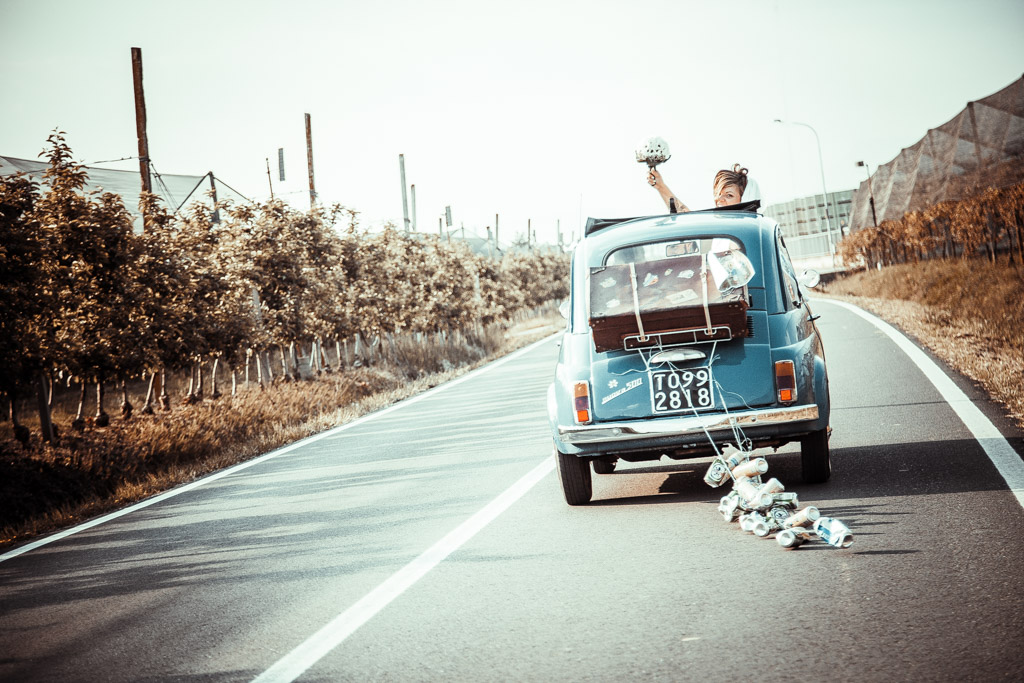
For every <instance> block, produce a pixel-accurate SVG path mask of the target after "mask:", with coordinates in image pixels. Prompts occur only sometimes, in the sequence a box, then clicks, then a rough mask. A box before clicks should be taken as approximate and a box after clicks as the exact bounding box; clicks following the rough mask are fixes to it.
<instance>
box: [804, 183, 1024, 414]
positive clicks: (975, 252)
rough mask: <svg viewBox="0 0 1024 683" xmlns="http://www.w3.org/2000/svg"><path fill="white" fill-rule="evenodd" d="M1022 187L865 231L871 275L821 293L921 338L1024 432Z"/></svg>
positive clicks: (855, 243)
mask: <svg viewBox="0 0 1024 683" xmlns="http://www.w3.org/2000/svg"><path fill="white" fill-rule="evenodd" d="M1022 237H1024V185H1016V186H1013V187H1009V188H1000V189H995V188H988V189H985V190H983V191H978V192H975V193H972V194H970V195H969V196H967V197H966V198H965V199H962V200H960V201H950V202H943V203H942V204H939V205H936V206H933V207H929V208H928V209H925V210H924V211H915V212H910V213H908V214H906V215H905V216H904V217H903V218H902V219H901V220H899V221H883V223H882V224H881V225H880V226H878V227H875V228H865V229H863V230H858V231H857V232H855V233H853V234H851V235H850V236H849V237H847V238H846V239H844V240H843V242H842V243H841V244H840V250H841V253H842V254H843V256H844V258H845V260H846V262H847V263H860V264H861V265H862V266H863V269H862V270H859V271H857V272H855V273H853V274H850V275H848V276H846V277H844V278H842V279H839V280H836V281H834V282H832V283H830V284H828V285H827V286H825V287H823V288H822V289H823V291H824V292H825V293H826V294H828V295H829V296H836V297H838V298H848V299H849V300H850V301H851V302H853V303H856V304H857V305H859V306H861V307H863V308H866V309H868V310H871V311H872V312H874V313H876V314H877V315H879V316H880V317H882V318H885V319H886V320H888V321H889V322H891V323H893V324H895V325H897V326H899V327H900V328H902V329H903V330H904V331H905V332H907V333H908V334H910V335H911V336H913V337H915V338H916V339H917V340H918V341H919V342H920V343H921V344H922V345H923V346H925V347H926V348H928V349H929V350H931V351H932V352H933V353H934V354H935V355H936V356H938V357H939V358H941V359H942V360H944V361H945V362H946V363H948V364H949V365H950V366H951V367H953V368H954V369H956V370H957V371H959V372H961V373H963V374H964V375H966V376H967V377H970V378H971V379H973V380H975V381H977V382H978V383H979V384H981V385H982V387H984V389H985V390H986V391H987V392H988V393H989V394H990V395H991V396H992V397H993V398H994V399H996V400H997V401H999V402H1001V403H1002V404H1003V405H1004V406H1005V407H1006V414H1007V415H1008V416H1009V417H1011V418H1012V419H1013V420H1015V421H1016V422H1017V424H1018V425H1020V426H1022V427H1024V251H1022V244H1021V240H1022Z"/></svg>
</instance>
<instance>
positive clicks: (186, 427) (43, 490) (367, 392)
mask: <svg viewBox="0 0 1024 683" xmlns="http://www.w3.org/2000/svg"><path fill="white" fill-rule="evenodd" d="M561 324H562V321H561V319H560V318H558V316H557V313H555V314H553V315H552V313H551V312H547V313H546V314H544V315H543V316H540V317H536V318H533V319H530V320H526V321H522V322H520V323H519V324H517V325H516V326H515V327H513V328H512V329H510V330H505V329H503V328H501V327H499V326H491V327H488V328H481V329H478V330H475V331H472V332H470V333H468V334H466V335H463V334H458V335H451V336H448V337H446V338H445V339H435V338H430V339H423V340H419V341H418V342H416V341H414V340H410V339H396V340H395V342H394V344H393V345H392V344H387V346H386V347H381V348H379V349H378V351H379V353H380V355H379V356H378V358H377V360H376V361H375V362H374V363H373V364H372V365H364V366H361V367H355V368H349V369H346V370H345V371H343V372H333V373H325V374H323V375H321V376H320V377H318V378H316V379H315V380H309V381H300V382H283V381H279V382H277V383H275V384H274V385H272V386H270V387H268V388H266V389H265V390H260V389H259V387H258V385H256V384H255V383H253V384H251V385H250V386H249V388H244V387H240V391H239V392H238V394H237V395H236V396H230V395H224V396H221V397H220V398H218V399H216V400H205V401H201V402H199V403H195V404H192V405H176V406H175V407H174V409H173V410H172V411H170V412H166V411H158V412H157V413H156V414H155V415H140V414H138V412H136V414H135V416H133V417H131V418H129V419H126V420H122V419H120V418H118V417H113V415H114V414H115V413H116V412H117V411H116V410H111V406H109V405H108V406H107V409H108V412H110V413H111V414H112V418H111V423H110V425H109V426H108V427H105V428H99V427H95V426H93V425H90V426H89V427H87V428H86V430H85V431H84V432H74V431H72V430H71V429H70V427H69V426H68V425H69V424H70V421H71V417H72V416H73V415H74V412H75V411H76V410H77V396H74V397H73V399H65V400H64V402H63V405H62V407H61V410H60V411H55V412H56V416H55V421H56V423H57V424H58V425H59V428H60V437H59V438H58V440H57V443H56V444H55V445H44V444H42V443H40V442H39V441H38V430H36V429H33V434H34V435H33V438H32V440H30V442H29V447H28V448H27V449H23V448H22V447H21V445H20V444H18V443H17V442H16V441H14V440H13V439H12V438H10V434H11V429H10V426H9V425H8V426H7V427H6V428H5V429H4V438H3V439H0V501H3V504H2V507H0V547H4V546H9V545H13V544H16V543H22V542H25V541H26V540H28V539H30V538H31V537H33V536H36V535H38V534H41V533H47V532H51V531H54V530H57V529H59V528H61V527H65V526H68V525H71V524H74V523H78V522H81V521H83V520H86V519H88V518H91V517H95V516H97V515H100V514H103V513H106V512H109V511H111V510H115V509H118V508H120V507H124V506H125V505H128V504H130V503H133V502H135V501H138V500H141V499H143V498H147V497H149V496H152V495H155V494H157V493H160V492H161V491H164V490H167V489H169V488H172V487H174V486H177V485H179V484H183V483H187V482H189V481H192V480H194V479H196V478H198V477H201V476H203V475H205V474H208V473H210V472H213V471H216V470H218V469H221V468H224V467H227V466H229V465H233V464H236V463H238V462H242V461H245V460H248V459H251V458H253V457H255V456H257V455H260V454H262V453H266V452H268V451H270V450H273V449H275V448H278V447H280V446H283V445H285V444H288V443H291V442H293V441H296V440H298V439H301V438H303V437H306V436H310V435H312V434H316V433H318V432H321V431H323V430H325V429H329V428H331V427H334V426H337V425H340V424H344V423H346V422H349V421H351V420H353V419H355V418H357V417H359V416H360V415H364V414H366V413H368V412H372V411H374V410H378V409H380V408H383V407H385V406H387V405H390V404H392V403H395V402H397V401H400V400H402V399H404V398H407V397H409V396H412V395H414V394H417V393H419V392H421V391H424V390H426V389H428V388H430V387H433V386H436V385H438V384H441V383H443V382H447V381H449V380H451V379H454V378H455V377H457V376H459V375H461V374H463V373H465V372H467V371H469V370H471V369H473V368H475V367H478V366H480V365H482V364H484V363H486V362H488V361H490V360H493V359H494V358H497V357H499V356H502V355H504V354H507V353H509V352H510V351H512V350H514V349H515V348H518V347H521V346H524V345H526V344H528V343H531V342H533V341H535V340H537V339H540V338H542V337H544V336H546V335H548V334H551V333H552V332H554V331H555V330H557V329H559V328H560V327H561ZM227 388H228V389H229V390H230V386H229V387H227ZM224 389H225V387H221V390H222V391H223V390H224ZM136 390H141V387H137V388H136ZM116 400H117V402H119V401H120V398H117V399H116ZM131 400H132V401H133V402H134V401H135V400H136V399H135V397H132V398H131ZM179 400H180V399H179ZM139 401H140V402H141V399H139ZM113 402H114V401H111V403H113ZM136 405H138V404H136ZM25 422H26V424H29V425H30V426H32V424H31V423H30V422H29V421H28V419H27V416H26V421H25Z"/></svg>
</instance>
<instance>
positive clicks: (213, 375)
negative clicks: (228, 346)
mask: <svg viewBox="0 0 1024 683" xmlns="http://www.w3.org/2000/svg"><path fill="white" fill-rule="evenodd" d="M219 364H220V356H214V357H213V368H211V370H210V398H220V397H221V393H220V389H218V388H217V366H218V365H219Z"/></svg>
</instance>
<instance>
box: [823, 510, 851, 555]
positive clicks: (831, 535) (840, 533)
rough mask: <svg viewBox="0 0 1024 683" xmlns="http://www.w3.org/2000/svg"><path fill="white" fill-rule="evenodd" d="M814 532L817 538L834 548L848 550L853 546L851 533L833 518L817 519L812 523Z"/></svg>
mask: <svg viewBox="0 0 1024 683" xmlns="http://www.w3.org/2000/svg"><path fill="white" fill-rule="evenodd" d="M814 532H815V533H816V534H818V538H820V539H821V540H823V541H825V542H826V543H828V544H829V545H831V546H834V547H836V548H849V547H850V546H851V545H853V533H851V532H850V529H849V528H848V527H847V526H846V525H845V524H843V523H842V522H841V521H839V520H838V519H835V518H834V517H819V518H818V519H817V520H815V522H814Z"/></svg>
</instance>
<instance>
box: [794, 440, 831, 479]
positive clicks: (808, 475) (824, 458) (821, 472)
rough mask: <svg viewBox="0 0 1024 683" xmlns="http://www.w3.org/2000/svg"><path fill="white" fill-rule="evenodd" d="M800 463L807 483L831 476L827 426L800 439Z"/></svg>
mask: <svg viewBox="0 0 1024 683" xmlns="http://www.w3.org/2000/svg"><path fill="white" fill-rule="evenodd" d="M800 465H801V468H802V470H803V472H802V473H803V477H804V482H805V483H807V484H820V483H822V482H826V481H828V480H829V477H831V476H832V461H831V459H830V458H829V454H828V428H827V427H826V428H825V429H822V430H820V431H817V432H812V433H810V434H808V435H807V436H805V437H804V438H802V439H800Z"/></svg>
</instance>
